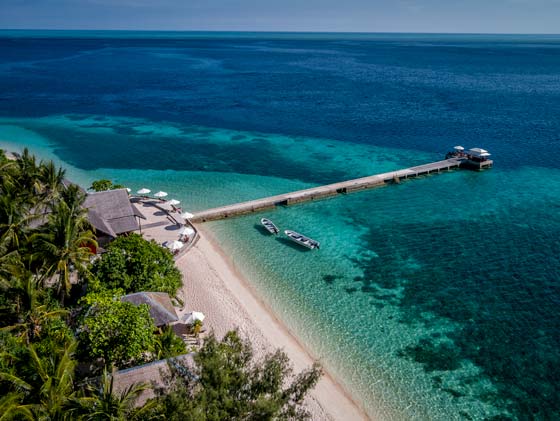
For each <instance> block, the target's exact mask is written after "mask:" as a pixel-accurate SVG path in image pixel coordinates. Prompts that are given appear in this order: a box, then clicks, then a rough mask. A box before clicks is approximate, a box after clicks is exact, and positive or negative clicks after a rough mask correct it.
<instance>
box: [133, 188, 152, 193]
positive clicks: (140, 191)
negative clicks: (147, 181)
mask: <svg viewBox="0 0 560 421" xmlns="http://www.w3.org/2000/svg"><path fill="white" fill-rule="evenodd" d="M149 192H151V190H150V189H146V188H143V189H140V190H138V191H137V192H136V193H138V194H148V193H149Z"/></svg>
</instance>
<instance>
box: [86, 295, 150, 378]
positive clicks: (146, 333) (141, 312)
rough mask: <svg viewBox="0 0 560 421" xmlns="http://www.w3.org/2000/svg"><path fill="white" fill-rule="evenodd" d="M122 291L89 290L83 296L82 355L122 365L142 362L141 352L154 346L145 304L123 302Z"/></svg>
mask: <svg viewBox="0 0 560 421" xmlns="http://www.w3.org/2000/svg"><path fill="white" fill-rule="evenodd" d="M121 292H122V291H118V290H117V291H113V292H110V291H104V292H100V293H90V294H88V295H86V296H85V297H84V298H82V301H81V302H82V304H84V305H85V314H84V316H83V318H82V323H81V325H80V328H79V339H80V350H81V353H82V356H83V357H88V359H90V360H95V359H97V358H102V359H103V361H104V363H105V364H106V365H110V364H114V365H116V366H117V367H123V366H126V365H130V364H133V363H141V362H143V361H144V355H145V354H144V353H145V352H146V351H152V350H153V348H154V343H155V337H154V330H155V326H154V322H153V319H152V318H151V317H150V310H149V307H148V305H147V304H142V305H139V306H136V305H134V304H131V303H128V302H122V301H120V296H121V295H122V294H121ZM84 359H85V358H84Z"/></svg>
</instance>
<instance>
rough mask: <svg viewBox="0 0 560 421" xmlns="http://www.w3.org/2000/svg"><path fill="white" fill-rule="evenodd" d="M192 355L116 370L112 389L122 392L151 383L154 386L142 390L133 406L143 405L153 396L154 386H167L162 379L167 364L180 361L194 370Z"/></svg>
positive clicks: (167, 374) (167, 366)
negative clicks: (141, 384) (137, 385)
mask: <svg viewBox="0 0 560 421" xmlns="http://www.w3.org/2000/svg"><path fill="white" fill-rule="evenodd" d="M193 357H194V353H190V354H184V355H179V356H177V357H173V358H168V359H165V360H159V361H154V362H151V363H148V364H144V365H139V366H136V367H132V368H127V369H124V370H119V371H116V372H114V373H113V379H114V388H115V389H114V390H115V392H116V393H122V392H124V391H125V390H127V389H129V388H130V387H132V386H134V385H135V384H139V383H145V384H151V385H152V386H154V388H151V387H150V388H148V389H145V390H143V391H142V392H141V393H140V395H139V396H138V399H137V400H136V401H135V402H134V406H135V407H140V406H142V405H144V404H145V403H146V402H147V401H148V399H152V398H153V397H155V393H154V389H155V388H165V387H167V384H166V382H165V381H164V379H165V377H166V376H169V375H170V372H169V365H174V363H175V364H176V362H180V363H182V365H183V366H186V367H189V369H192V371H193V372H194V367H195V362H194V358H193Z"/></svg>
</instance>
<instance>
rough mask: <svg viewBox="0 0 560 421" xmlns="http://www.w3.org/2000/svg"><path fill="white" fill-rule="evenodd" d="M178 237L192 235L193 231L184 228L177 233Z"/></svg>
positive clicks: (189, 228)
mask: <svg viewBox="0 0 560 421" xmlns="http://www.w3.org/2000/svg"><path fill="white" fill-rule="evenodd" d="M179 234H180V235H187V236H189V235H193V234H194V230H193V229H192V228H191V227H185V228H183V229H182V230H181V232H180V233H179Z"/></svg>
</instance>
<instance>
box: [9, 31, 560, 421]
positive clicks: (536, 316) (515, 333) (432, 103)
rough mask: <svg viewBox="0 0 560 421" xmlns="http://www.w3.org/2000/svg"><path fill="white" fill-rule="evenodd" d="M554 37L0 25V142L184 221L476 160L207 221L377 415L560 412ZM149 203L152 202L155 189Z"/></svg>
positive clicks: (559, 65)
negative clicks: (298, 234) (291, 232)
mask: <svg viewBox="0 0 560 421" xmlns="http://www.w3.org/2000/svg"><path fill="white" fill-rule="evenodd" d="M559 142H560V37H557V36H546V37H545V36H542V37H541V36H515V35H508V36H489V35H476V36H469V35H414V34H403V35H399V34H379V35H373V34H265V33H260V34H236V33H222V34H220V33H195V34H189V33H145V32H141V33H126V32H111V33H104V32H95V33H87V32H62V33H59V32H21V31H4V32H1V31H0V146H1V145H4V146H5V147H10V148H18V147H22V146H25V145H28V146H30V147H31V148H32V150H33V151H35V152H36V153H38V154H39V155H41V156H44V157H53V158H55V159H56V160H57V161H58V162H60V163H62V164H64V165H65V166H67V167H68V169H69V172H70V174H71V176H72V177H73V178H74V179H77V180H79V181H80V182H82V183H83V184H84V185H85V184H87V183H88V182H91V180H93V179H95V178H101V177H109V178H113V179H115V180H116V181H118V182H122V183H126V184H127V185H130V186H131V187H133V188H140V187H143V186H147V187H153V188H154V189H160V188H161V189H163V190H166V191H168V192H170V193H171V194H173V195H175V196H176V197H177V198H179V199H181V200H182V201H183V204H184V205H185V207H188V208H189V210H199V209H203V208H206V207H209V206H216V205H220V204H227V203H230V202H234V201H237V200H245V199H250V198H257V197H260V196H264V195H269V194H275V193H280V192H284V191H289V190H291V189H295V188H302V187H307V186H311V185H317V184H321V183H327V182H334V181H339V180H344V179H346V178H351V177H358V176H363V175H369V174H373V173H377V172H384V171H388V170H392V169H397V168H404V167H408V166H411V165H417V164H421V163H425V162H429V161H431V160H437V159H440V158H441V157H442V156H443V154H445V152H446V151H447V150H448V149H449V148H450V147H453V146H454V145H457V144H462V145H463V146H466V147H473V146H479V147H483V148H485V149H488V150H490V152H491V153H492V154H493V157H494V159H495V168H493V169H492V170H489V171H484V172H469V171H460V172H453V173H450V174H444V175H439V176H433V177H426V178H422V179H420V180H415V181H410V182H406V183H403V184H401V185H394V186H389V187H387V188H383V189H377V190H373V191H368V192H364V193H357V194H354V195H349V196H346V197H340V198H336V199H332V200H328V201H323V202H318V203H312V204H308V205H302V206H297V207H292V208H287V209H280V210H278V211H276V212H274V213H271V214H270V215H269V216H270V217H271V218H272V219H274V220H275V221H276V222H278V223H279V224H280V225H281V226H282V227H283V228H284V227H286V228H293V229H297V230H301V231H303V232H305V233H308V234H309V235H310V236H312V237H314V238H317V239H319V240H320V241H321V242H322V244H323V247H322V249H321V251H320V252H319V253H306V252H301V251H299V250H297V249H294V248H292V247H289V246H287V245H286V244H284V243H283V242H282V241H276V240H273V239H271V238H269V237H266V236H263V235H262V234H261V232H260V231H259V230H257V229H255V222H256V221H258V217H257V216H249V217H245V218H239V219H235V220H232V221H226V222H218V223H212V224H211V225H210V227H211V229H212V230H213V231H214V232H215V233H216V235H217V237H218V238H219V239H220V240H221V242H222V243H223V246H224V248H225V249H226V250H228V251H229V252H230V253H231V254H232V256H233V258H234V261H235V264H236V265H237V266H238V267H239V268H240V270H242V271H243V272H244V273H246V274H247V276H248V277H249V279H250V280H251V282H252V283H254V286H255V288H257V290H259V292H260V293H261V294H262V295H263V296H264V297H265V299H266V300H267V301H268V303H269V304H270V305H271V306H272V307H273V308H274V309H275V310H276V311H277V312H278V313H279V315H280V316H281V317H282V318H283V319H284V320H286V322H287V323H288V325H289V326H290V328H291V329H292V330H293V331H294V332H295V333H296V334H297V335H298V336H299V337H300V338H302V340H304V341H305V342H306V343H308V344H310V347H311V349H312V351H313V352H314V353H315V354H316V355H318V356H320V357H321V360H322V361H323V362H324V364H325V365H326V366H327V367H328V368H329V370H330V371H332V372H333V373H334V374H335V375H336V376H337V377H338V378H339V379H340V380H341V382H342V383H343V384H344V385H345V386H346V387H347V388H348V389H349V390H350V391H351V392H352V394H353V395H354V396H355V398H356V400H358V401H359V402H360V403H363V405H364V406H365V407H366V409H367V410H368V411H369V412H370V413H371V414H372V415H373V416H378V417H380V418H386V419H442V420H448V419H542V420H545V419H557V418H559V417H560V404H559V399H558V396H560V390H559V389H560V387H559V381H560V380H559V379H560V369H559V366H560V365H559V362H560V346H559V345H560V315H559V312H558V308H560V243H559V240H558V239H559V238H560V168H559V167H560V164H559V163H558V152H559V150H560V149H559V147H558V145H559ZM154 191H155V190H154Z"/></svg>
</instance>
